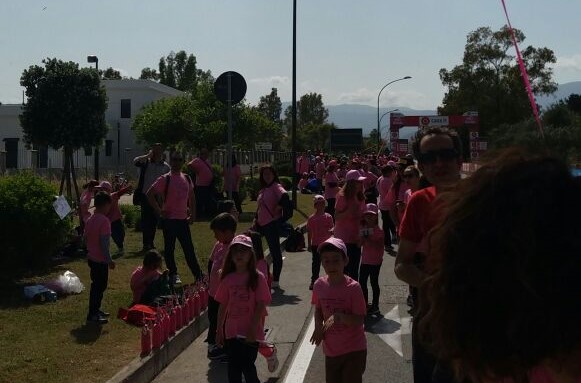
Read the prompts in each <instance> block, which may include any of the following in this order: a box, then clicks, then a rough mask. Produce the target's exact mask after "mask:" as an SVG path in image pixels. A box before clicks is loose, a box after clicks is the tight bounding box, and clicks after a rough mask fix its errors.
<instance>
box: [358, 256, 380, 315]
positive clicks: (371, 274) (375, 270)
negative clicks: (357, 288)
mask: <svg viewBox="0 0 581 383" xmlns="http://www.w3.org/2000/svg"><path fill="white" fill-rule="evenodd" d="M380 270H381V265H366V264H364V263H362V264H361V268H360V269H359V284H360V285H361V289H362V290H363V296H364V297H365V303H369V299H368V293H367V279H370V280H371V290H372V291H373V300H372V301H371V305H372V306H373V307H378V306H379V292H380V290H379V271H380Z"/></svg>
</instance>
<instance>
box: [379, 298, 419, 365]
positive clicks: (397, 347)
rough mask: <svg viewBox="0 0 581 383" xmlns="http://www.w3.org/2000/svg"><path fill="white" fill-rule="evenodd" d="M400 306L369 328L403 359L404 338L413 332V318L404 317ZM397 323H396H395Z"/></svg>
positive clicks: (396, 306)
mask: <svg viewBox="0 0 581 383" xmlns="http://www.w3.org/2000/svg"><path fill="white" fill-rule="evenodd" d="M399 306H400V305H395V306H393V308H392V309H391V311H390V312H388V313H387V314H385V315H384V316H383V318H381V319H380V320H379V322H377V323H375V324H373V326H371V327H370V328H369V330H371V331H370V332H372V333H374V334H376V335H377V336H378V337H379V338H380V339H381V340H383V341H384V342H385V343H386V344H387V345H388V346H389V347H391V348H392V349H393V350H394V351H395V352H396V353H397V354H398V355H399V356H401V357H402V358H403V348H402V336H403V335H407V334H410V332H411V318H410V316H409V315H407V312H406V313H405V314H406V315H405V316H404V317H402V316H401V315H400V310H399ZM394 322H395V323H394Z"/></svg>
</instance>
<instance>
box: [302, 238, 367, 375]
mask: <svg viewBox="0 0 581 383" xmlns="http://www.w3.org/2000/svg"><path fill="white" fill-rule="evenodd" d="M318 250H319V253H320V254H321V263H322V265H323V268H324V269H325V272H326V273H327V275H326V276H324V277H321V278H319V279H317V281H316V282H315V285H314V286H313V298H312V303H313V304H314V305H315V330H314V331H313V335H312V336H311V343H312V344H315V345H317V346H318V345H320V344H321V342H322V343H323V353H324V354H325V381H326V382H327V383H342V382H344V383H361V382H362V380H363V373H364V372H365V364H366V360H367V340H366V338H365V332H364V325H363V320H364V318H365V314H366V307H365V299H364V298H363V293H362V291H361V287H360V286H359V283H357V282H356V281H355V280H353V279H351V277H349V276H347V275H345V274H343V269H344V268H345V266H347V263H348V262H349V259H348V258H347V247H346V246H345V243H344V242H343V241H342V240H340V239H339V238H334V237H331V238H329V239H327V240H326V241H325V242H323V243H322V244H320V245H319V248H318Z"/></svg>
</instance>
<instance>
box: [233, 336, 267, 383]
mask: <svg viewBox="0 0 581 383" xmlns="http://www.w3.org/2000/svg"><path fill="white" fill-rule="evenodd" d="M226 353H227V354H228V382H230V383H242V375H244V380H245V382H246V383H260V380H259V379H258V374H257V373H256V366H255V365H254V363H255V362H256V357H257V356H258V343H246V342H245V341H243V340H239V339H226Z"/></svg>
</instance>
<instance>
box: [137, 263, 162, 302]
mask: <svg viewBox="0 0 581 383" xmlns="http://www.w3.org/2000/svg"><path fill="white" fill-rule="evenodd" d="M149 273H156V274H157V275H158V278H159V273H158V271H157V270H145V269H144V268H143V266H139V267H137V268H136V269H135V270H134V271H133V273H132V274H131V282H130V286H131V291H133V303H134V304H136V303H139V301H140V300H141V297H142V296H143V293H144V292H145V290H146V289H147V284H145V283H139V280H141V278H143V277H144V276H145V275H146V274H149Z"/></svg>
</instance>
